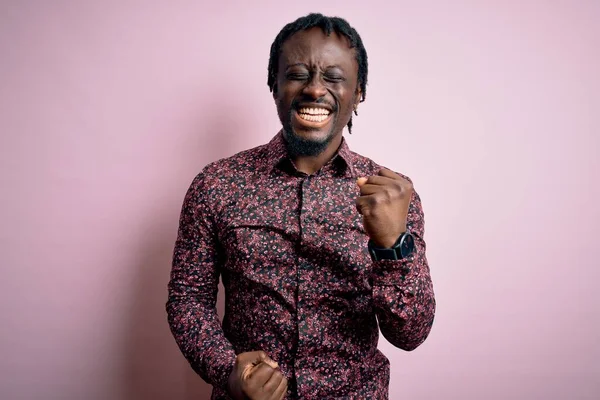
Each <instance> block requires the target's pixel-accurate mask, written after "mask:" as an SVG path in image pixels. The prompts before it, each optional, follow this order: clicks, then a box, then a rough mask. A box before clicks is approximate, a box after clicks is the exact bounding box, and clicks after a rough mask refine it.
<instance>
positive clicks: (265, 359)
mask: <svg viewBox="0 0 600 400" xmlns="http://www.w3.org/2000/svg"><path fill="white" fill-rule="evenodd" d="M257 361H258V362H256V363H255V365H258V364H260V363H261V362H264V363H265V364H267V365H268V366H269V367H271V368H277V367H279V364H277V362H275V360H273V359H272V358H271V357H269V356H268V355H267V353H265V352H264V351H259V352H258V360H257Z"/></svg>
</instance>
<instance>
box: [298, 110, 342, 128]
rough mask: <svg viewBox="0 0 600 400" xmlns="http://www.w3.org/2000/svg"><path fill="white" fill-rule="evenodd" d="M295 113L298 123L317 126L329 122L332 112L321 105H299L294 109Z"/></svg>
mask: <svg viewBox="0 0 600 400" xmlns="http://www.w3.org/2000/svg"><path fill="white" fill-rule="evenodd" d="M295 114H296V118H297V120H298V122H299V123H300V124H302V125H307V126H312V127H319V126H323V125H325V124H326V123H327V122H329V120H330V119H331V116H332V115H333V112H331V110H329V109H327V108H323V107H300V108H298V109H296V110H295Z"/></svg>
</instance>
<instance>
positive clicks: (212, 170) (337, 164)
mask: <svg viewBox="0 0 600 400" xmlns="http://www.w3.org/2000/svg"><path fill="white" fill-rule="evenodd" d="M380 168H381V167H380V166H379V165H377V164H375V163H374V162H373V161H371V160H370V159H368V158H366V157H363V156H360V155H359V154H356V153H354V152H352V151H350V150H349V148H348V146H347V143H346V141H345V140H343V141H342V144H341V146H340V148H339V150H338V152H337V154H336V156H335V157H334V158H333V159H332V160H331V161H329V162H328V163H327V164H326V165H324V166H323V167H322V168H321V169H320V170H319V171H317V172H316V173H314V174H312V175H307V174H304V173H302V172H299V171H297V170H296V169H295V167H294V165H293V163H292V162H291V161H290V159H289V158H288V157H287V152H286V148H285V142H284V139H283V136H282V134H281V132H279V133H278V134H277V135H276V136H275V137H274V138H273V139H272V140H271V141H270V142H269V143H268V144H266V145H263V146H259V147H256V148H253V149H250V150H246V151H243V152H241V153H238V154H236V155H234V156H232V157H229V158H227V159H223V160H219V161H217V162H214V163H212V164H209V165H208V166H206V167H205V168H204V169H203V171H202V172H201V173H200V174H199V175H198V176H197V177H196V178H195V179H194V181H193V183H192V184H191V187H190V188H189V190H188V192H187V194H186V196H185V200H184V204H183V209H182V213H181V219H180V226H179V232H178V237H177V241H176V244H175V251H174V256H173V267H172V271H171V279H170V282H169V298H168V302H167V314H168V319H169V324H170V327H171V331H172V333H173V335H174V337H175V339H176V342H177V344H178V345H179V348H180V349H181V351H182V353H183V354H184V355H185V357H186V358H187V360H188V361H189V362H190V364H191V366H192V367H193V368H194V370H195V371H196V372H197V373H198V374H199V375H200V376H201V377H202V378H203V379H204V380H205V381H207V382H208V383H210V384H212V385H213V387H214V389H213V394H212V399H228V398H229V397H228V395H227V392H226V387H227V380H228V377H229V374H230V372H231V370H232V368H233V364H234V360H235V357H236V354H239V353H242V352H247V351H257V350H263V351H265V352H266V353H267V354H268V355H269V356H270V357H271V358H273V359H274V360H275V361H277V363H278V364H279V366H280V368H281V371H282V373H283V374H284V375H285V376H286V377H287V378H288V380H289V383H288V394H287V397H286V398H288V399H387V398H388V386H389V375H390V372H389V361H388V359H387V358H386V357H385V356H384V355H383V354H382V353H381V352H380V351H379V350H378V349H377V342H378V338H379V329H380V330H381V332H382V334H383V335H384V336H385V338H386V339H387V340H388V341H389V342H390V343H392V344H393V345H394V346H397V347H399V348H401V349H404V350H412V349H414V348H416V347H417V346H419V345H420V344H421V343H422V342H423V341H424V340H425V338H426V337H427V335H428V334H429V331H430V329H431V326H432V323H433V318H434V311H435V299H434V294H433V287H432V282H431V277H430V273H429V267H428V264H427V259H426V257H425V242H424V241H423V229H424V222H423V211H422V207H421V201H420V199H419V196H418V194H417V193H416V192H415V193H414V195H413V198H412V200H411V204H410V207H409V214H408V221H407V222H408V223H407V226H408V229H409V230H410V231H411V232H412V234H413V235H414V237H415V246H416V247H415V251H414V252H413V255H412V256H411V257H409V258H408V259H405V260H399V261H391V260H382V261H377V262H374V261H372V260H371V257H370V255H369V252H368V250H367V242H368V239H369V238H368V236H367V234H366V233H365V230H364V228H363V224H362V216H361V215H360V214H359V213H358V212H357V210H356V206H355V199H356V198H357V197H358V196H359V195H360V190H359V188H358V186H357V184H356V179H357V178H358V177H362V176H365V177H366V176H370V175H376V174H377V173H378V171H379V169H380ZM219 277H221V279H222V282H223V286H224V288H225V315H224V319H223V323H222V324H221V322H220V320H219V317H218V315H217V311H216V306H215V304H216V299H217V288H218V282H219ZM378 321H379V324H378Z"/></svg>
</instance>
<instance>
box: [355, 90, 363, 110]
mask: <svg viewBox="0 0 600 400" xmlns="http://www.w3.org/2000/svg"><path fill="white" fill-rule="evenodd" d="M354 97H355V98H354V109H356V107H358V104H359V103H360V102H361V99H362V90H361V88H360V85H359V86H357V87H356V93H355V94H354Z"/></svg>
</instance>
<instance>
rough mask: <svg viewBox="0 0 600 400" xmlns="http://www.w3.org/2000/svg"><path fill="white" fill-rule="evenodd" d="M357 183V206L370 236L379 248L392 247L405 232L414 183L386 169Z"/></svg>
mask: <svg viewBox="0 0 600 400" xmlns="http://www.w3.org/2000/svg"><path fill="white" fill-rule="evenodd" d="M356 183H357V184H358V186H359V188H360V196H359V197H358V198H357V199H356V209H357V210H358V212H359V213H360V214H361V215H362V216H363V224H364V227H365V231H366V232H367V235H369V238H371V240H372V241H373V243H374V244H375V246H377V247H382V248H389V247H392V246H393V245H394V243H396V240H398V238H399V237H400V234H402V233H404V232H406V219H407V216H408V206H409V205H410V200H411V198H412V194H413V186H412V183H410V182H409V181H408V180H406V179H405V178H403V177H401V176H400V175H398V174H396V173H394V172H392V171H390V170H389V169H387V168H383V169H381V170H380V171H379V174H378V175H375V176H369V177H367V178H358V180H357V182H356Z"/></svg>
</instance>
